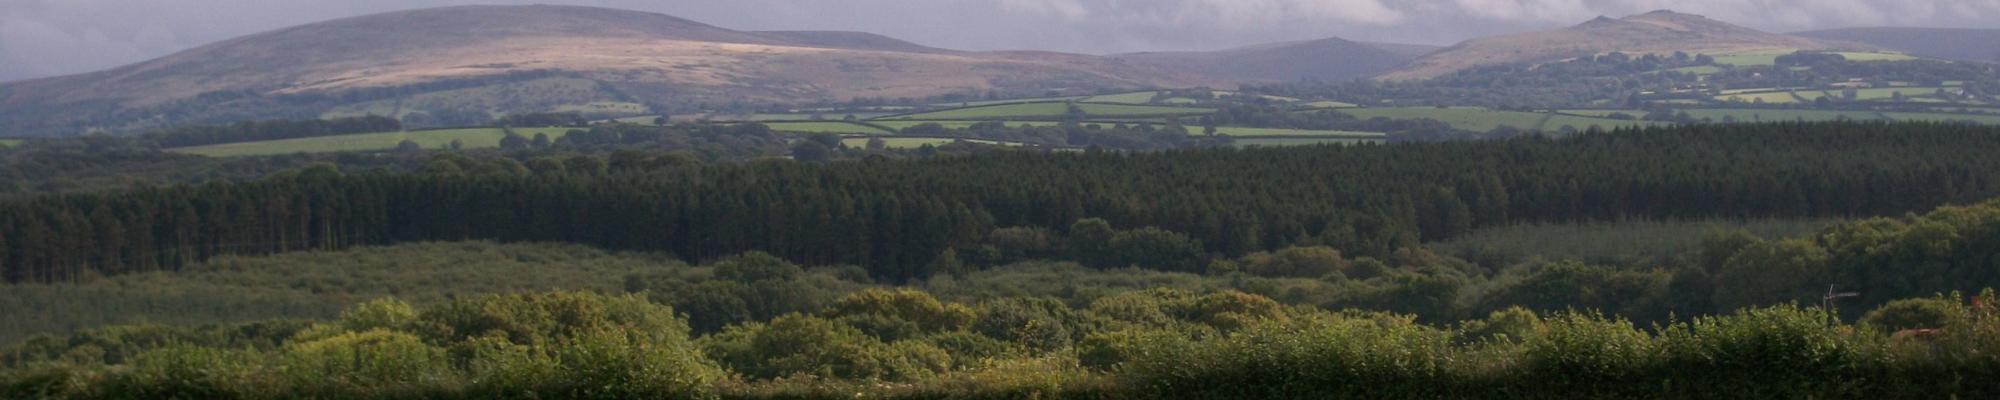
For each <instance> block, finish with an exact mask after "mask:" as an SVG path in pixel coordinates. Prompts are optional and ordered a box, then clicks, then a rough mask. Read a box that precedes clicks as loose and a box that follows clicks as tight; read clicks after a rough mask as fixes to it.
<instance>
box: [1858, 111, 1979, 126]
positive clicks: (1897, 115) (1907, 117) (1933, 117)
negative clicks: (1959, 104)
mask: <svg viewBox="0 0 2000 400" xmlns="http://www.w3.org/2000/svg"><path fill="white" fill-rule="evenodd" d="M1882 115H1883V116H1886V117H1889V119H1893V120H1897V121H1972V122H1977V123H1981V124H1987V125H2000V115H1992V114H1985V115H1977V114H1947V113H1919V112H1885V113H1882Z"/></svg>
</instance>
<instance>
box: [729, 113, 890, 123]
mask: <svg viewBox="0 0 2000 400" xmlns="http://www.w3.org/2000/svg"><path fill="white" fill-rule="evenodd" d="M848 115H853V116H854V119H857V120H861V119H869V118H878V117H882V116H887V115H893V114H890V113H884V112H871V113H838V112H829V113H819V114H814V113H770V114H762V113H760V114H742V115H710V116H708V119H709V120H710V121H723V122H766V121H779V122H781V121H793V122H803V121H814V122H839V121H841V120H844V119H847V116H848ZM814 116H818V117H819V118H820V119H817V120H816V119H813V117H814Z"/></svg>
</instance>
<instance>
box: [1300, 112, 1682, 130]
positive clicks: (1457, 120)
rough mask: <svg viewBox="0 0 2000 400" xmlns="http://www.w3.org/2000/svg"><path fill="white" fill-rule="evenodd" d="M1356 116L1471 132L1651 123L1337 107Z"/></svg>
mask: <svg viewBox="0 0 2000 400" xmlns="http://www.w3.org/2000/svg"><path fill="white" fill-rule="evenodd" d="M1340 112H1343V113H1347V114H1349V115H1353V116H1355V117H1356V118H1362V119H1372V118H1389V119H1426V118H1427V119H1435V120H1438V121H1442V122H1444V123H1445V124H1449V125H1451V126H1452V128H1455V129H1460V130H1467V131H1473V132H1487V131H1492V130H1494V129H1497V128H1499V127H1502V126H1510V127H1514V128H1517V129H1523V130H1543V131H1548V130H1556V129H1561V128H1562V127H1563V126H1570V127H1574V128H1576V129H1579V130H1581V129H1589V128H1590V127H1592V126H1596V127H1601V128H1604V129H1616V128H1622V127H1634V126H1641V125H1648V124H1652V123H1651V122H1645V121H1624V120H1614V119H1608V118H1591V117H1579V116H1572V115H1557V114H1544V113H1531V112H1519V111H1499V110H1492V109H1486V108H1478V107H1451V108H1437V107H1393V108H1356V109H1346V110H1340Z"/></svg>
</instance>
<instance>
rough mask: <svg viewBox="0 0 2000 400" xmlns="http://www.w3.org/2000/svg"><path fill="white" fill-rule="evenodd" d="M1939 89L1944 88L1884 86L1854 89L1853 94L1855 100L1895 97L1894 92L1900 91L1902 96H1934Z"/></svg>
mask: <svg viewBox="0 0 2000 400" xmlns="http://www.w3.org/2000/svg"><path fill="white" fill-rule="evenodd" d="M1940 89H1944V88H1941V87H1935V86H1932V87H1886V88H1870V89H1860V90H1856V91H1855V93H1854V94H1855V99H1856V100H1887V99H1893V98H1895V97H1896V93H1902V94H1903V97H1917V96H1935V95H1937V91H1938V90H1940Z"/></svg>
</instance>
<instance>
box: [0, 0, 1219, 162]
mask: <svg viewBox="0 0 2000 400" xmlns="http://www.w3.org/2000/svg"><path fill="white" fill-rule="evenodd" d="M558 78H560V79H566V81H563V82H560V83H561V84H560V85H555V86H559V88H560V89H562V90H561V92H562V93H561V96H562V97H563V98H561V99H550V98H547V97H546V96H552V95H548V94H546V93H552V92H553V91H552V90H549V89H548V87H549V86H551V85H552V84H549V83H547V82H540V84H539V86H532V89H533V90H530V89H531V87H508V86H506V85H528V84H527V83H524V82H531V81H540V80H547V79H558ZM579 82H581V83H579ZM1208 83H1211V82H1210V81H1207V80H1204V79H1202V78H1201V77H1198V76H1194V75H1191V74H1186V73H1181V72H1176V71H1170V70H1164V69H1156V68H1147V67H1143V66H1135V65H1129V64H1127V63H1124V62H1121V61H1118V60H1113V59H1107V58H1102V57H1095V56H1084V55H1073V54H1060V53H978V52H953V51H945V50H939V49H932V48H928V47H923V46H918V45H915V44H910V43H908V42H903V41H900V40H895V39H890V38H886V37H881V36H875V35H870V34H861V33H849V32H741V31H734V30H729V29H724V28H719V27H715V26H710V25H706V24H702V23H698V22H694V21H689V20H685V19H680V18H675V17H670V16H666V15H661V14H654V13H644V12H634V11H624V10H614V9H604V8H590V7H570V6H463V7H446V8H434V9H423V10H414V11H403V12H394V13H386V14H377V15H369V16H362V17H354V18H346V19H340V20H333V21H327V22H322V23H315V24H310V25H304V26H299V27H294V28H288V29H282V30H278V31H273V32H267V33H262V34H257V35H251V36H246V37H242V38H237V39H232V40H228V41H224V42H220V43H215V44H211V45H207V46H202V47H199V48H195V49H191V50H187V51H183V52H180V53H177V54H174V55H170V56H167V57H163V58H159V59H155V60H151V61H146V62H142V63H139V64H135V65H130V66H125V67H120V68H116V69H112V70H108V71H102V72H96V73H89V74H83V75H75V76H67V77H56V78H47V79H38V80H31V81H24V82H15V83H9V84H5V85H0V129H5V131H7V132H20V134H22V135H37V136H47V135H62V134H75V133H79V132H85V131H91V130H109V131H129V130H133V129H138V128H143V127H146V126H156V125H160V124H167V123H188V122H210V121H229V120H239V119H249V118H277V117H288V118H299V117H307V118H309V117H314V116H318V115H320V114H321V113H325V112H328V111H329V110H331V109H333V108H337V107H342V106H348V107H347V108H350V109H355V110H368V111H370V112H392V113H397V114H403V113H407V112H410V111H412V110H409V109H407V107H406V106H407V105H406V104H403V103H401V100H404V99H408V98H410V97H411V96H418V95H423V94H426V93H436V92H444V91H452V90H472V89H475V88H496V87H498V88H497V89H491V90H487V91H485V92H480V93H481V94H482V95H486V96H487V97H488V98H486V99H481V100H479V101H477V102H471V103H477V104H472V105H454V106H453V107H455V108H459V109H452V110H420V111H424V112H429V113H432V114H445V113H456V114H464V113H505V112H522V111H549V110H551V109H555V108H558V107H560V106H563V105H571V106H575V105H578V104H587V103H595V102H624V103H637V104H655V105H657V104H719V103H727V102H742V101H747V102H779V103H784V102H799V101H813V100H839V99H850V98H857V97H885V98H895V97H923V96H930V95H937V94H944V93H953V92H966V91H986V90H1019V91H1037V92H1039V91H1043V90H1053V89H1073V90H1093V89H1105V88H1132V87H1169V86H1191V85H1201V84H1208ZM492 93H507V94H510V95H511V96H513V97H514V98H501V97H500V96H493V95H492ZM440 96H442V97H451V96H449V95H438V96H431V97H432V98H429V99H425V101H423V102H420V103H422V104H431V105H435V104H456V103H453V102H450V101H443V100H438V99H437V97H440ZM368 102H375V103H368ZM361 103H368V104H361ZM356 104H361V105H356ZM357 112H358V111H357Z"/></svg>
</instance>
